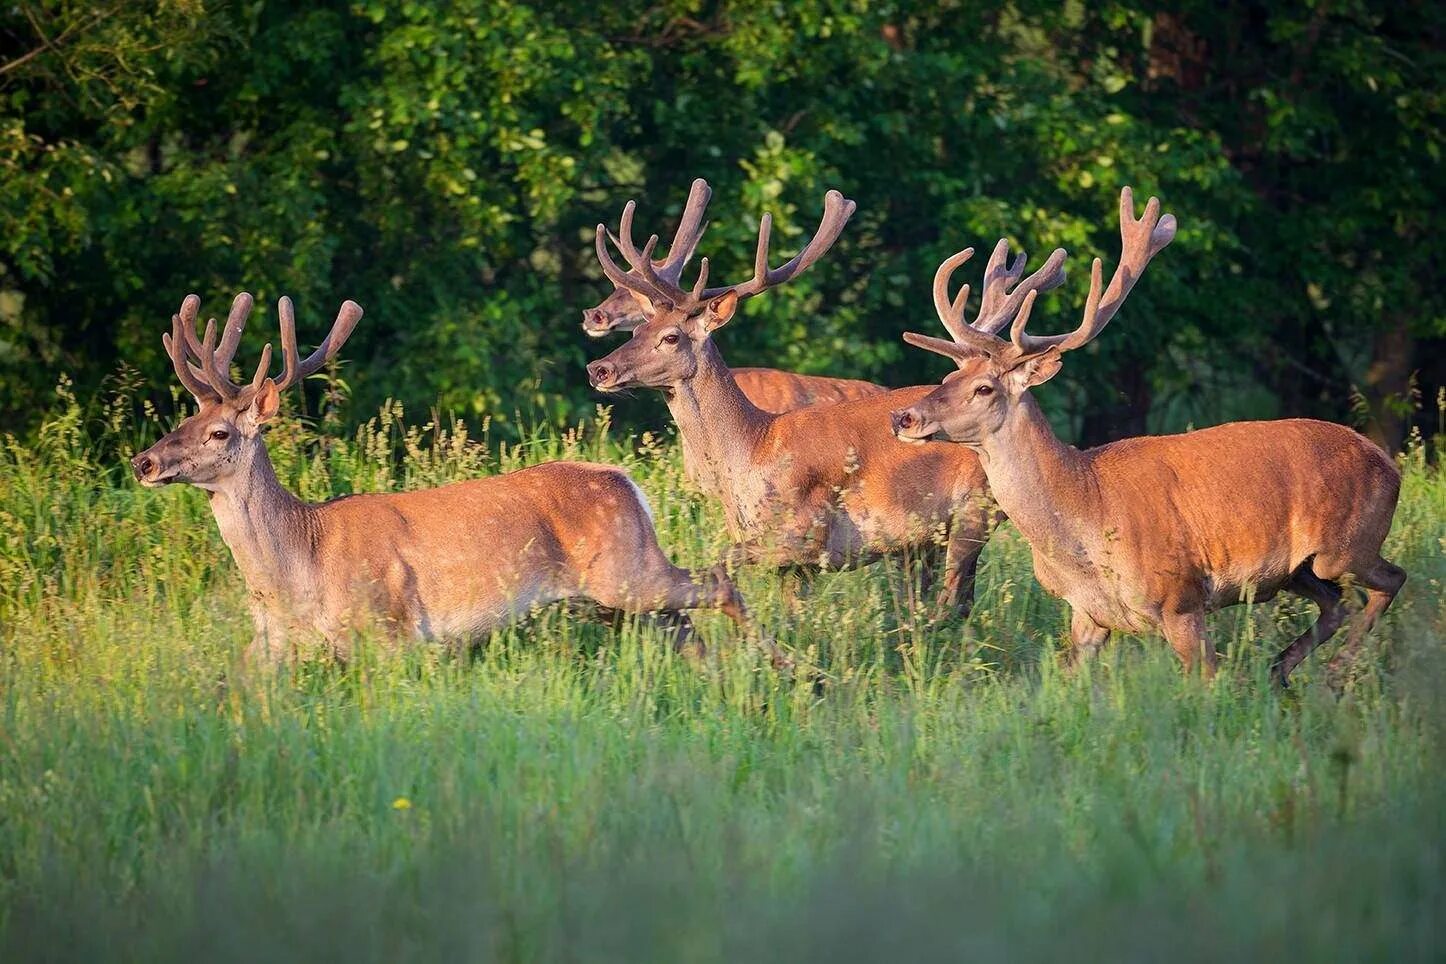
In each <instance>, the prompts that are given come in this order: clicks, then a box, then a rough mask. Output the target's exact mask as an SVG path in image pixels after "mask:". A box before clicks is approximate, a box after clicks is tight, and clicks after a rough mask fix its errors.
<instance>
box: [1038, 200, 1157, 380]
mask: <svg viewBox="0 0 1446 964" xmlns="http://www.w3.org/2000/svg"><path fill="white" fill-rule="evenodd" d="M1176 227H1177V222H1176V220H1175V216H1174V215H1173V214H1166V215H1164V216H1161V214H1160V199H1159V198H1155V197H1152V198H1150V200H1149V201H1147V202H1146V203H1145V213H1144V215H1143V216H1141V217H1139V218H1136V217H1135V199H1134V193H1133V192H1132V191H1131V190H1130V189H1129V188H1128V187H1126V188H1124V189H1122V190H1121V191H1120V263H1119V266H1118V267H1116V268H1115V273H1114V275H1113V276H1112V277H1111V278H1110V284H1109V287H1108V288H1105V289H1103V291H1102V290H1101V285H1102V282H1103V269H1102V266H1101V263H1100V260H1099V259H1098V258H1096V259H1095V262H1094V265H1093V266H1092V267H1091V272H1090V293H1089V298H1088V299H1087V300H1086V302H1085V310H1084V317H1083V319H1082V321H1081V322H1080V325H1079V327H1078V328H1076V329H1075V330H1074V331H1072V332H1069V333H1067V334H1063V335H1045V336H1036V335H1030V334H1028V333H1027V332H1025V330H1024V326H1023V325H1022V324H1015V325H1014V326H1012V328H1011V330H1010V339H1011V341H1013V343H1014V345H1015V347H1016V348H1017V349H1019V351H1021V352H1024V353H1033V352H1038V351H1043V350H1044V349H1046V348H1049V347H1051V346H1055V345H1057V346H1059V350H1060V351H1072V350H1073V349H1075V348H1079V347H1081V346H1082V345H1087V344H1089V343H1090V342H1091V341H1093V340H1094V339H1095V338H1096V337H1097V336H1098V335H1099V333H1100V332H1101V331H1103V330H1104V328H1105V326H1106V325H1108V324H1109V323H1110V320H1111V319H1113V318H1114V316H1115V313H1116V312H1118V311H1119V310H1120V305H1122V304H1124V301H1125V298H1126V297H1128V296H1129V293H1130V289H1132V288H1133V287H1134V286H1135V282H1136V281H1138V280H1140V275H1141V274H1143V273H1144V270H1145V267H1146V266H1147V265H1148V264H1149V263H1150V259H1151V258H1153V257H1154V256H1155V255H1156V254H1158V253H1159V252H1160V251H1162V250H1164V248H1165V246H1166V245H1168V244H1169V243H1170V242H1171V241H1173V240H1174V239H1175V230H1176Z"/></svg>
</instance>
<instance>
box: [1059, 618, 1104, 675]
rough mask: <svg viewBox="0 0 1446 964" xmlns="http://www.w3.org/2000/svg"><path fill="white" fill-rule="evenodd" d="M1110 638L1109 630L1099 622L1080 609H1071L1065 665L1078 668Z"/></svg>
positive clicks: (1091, 657)
mask: <svg viewBox="0 0 1446 964" xmlns="http://www.w3.org/2000/svg"><path fill="white" fill-rule="evenodd" d="M1109 638H1110V631H1109V629H1107V628H1106V627H1104V626H1101V625H1100V624H1099V623H1097V622H1095V621H1094V620H1093V619H1091V618H1090V617H1089V616H1088V615H1086V614H1085V611H1084V610H1082V609H1071V610H1070V614H1069V641H1070V647H1069V654H1068V656H1066V658H1065V665H1066V666H1067V667H1068V668H1070V669H1072V670H1073V669H1078V668H1079V667H1080V666H1081V665H1082V664H1084V663H1085V662H1086V661H1088V660H1091V659H1093V658H1094V656H1095V654H1096V653H1098V652H1099V651H1100V647H1101V646H1103V645H1104V644H1105V643H1106V642H1107V641H1108V640H1109Z"/></svg>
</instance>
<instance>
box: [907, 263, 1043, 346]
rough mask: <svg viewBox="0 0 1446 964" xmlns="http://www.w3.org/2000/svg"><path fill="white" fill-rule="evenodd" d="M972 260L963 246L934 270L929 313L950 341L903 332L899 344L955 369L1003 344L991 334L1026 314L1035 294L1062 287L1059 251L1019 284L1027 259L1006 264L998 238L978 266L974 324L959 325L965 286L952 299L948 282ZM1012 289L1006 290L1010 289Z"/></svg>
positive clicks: (966, 292)
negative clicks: (941, 359)
mask: <svg viewBox="0 0 1446 964" xmlns="http://www.w3.org/2000/svg"><path fill="white" fill-rule="evenodd" d="M973 256H974V249H973V248H965V249H964V250H963V251H960V252H959V253H958V254H954V255H951V256H950V257H948V258H946V259H944V262H943V263H942V264H940V265H939V269H938V270H937V271H935V272H934V310H935V311H936V312H937V313H938V315H939V320H940V321H941V322H943V323H944V328H945V330H947V331H948V332H949V337H950V338H952V339H953V341H952V342H947V341H945V340H944V339H942V338H933V337H930V336H929V335H917V334H914V333H913V332H909V333H907V334H905V335H904V340H905V341H907V342H908V343H909V344H911V345H915V346H917V347H919V348H925V349H928V350H929V351H933V352H938V353H939V354H941V355H947V356H948V357H950V358H952V359H954V361H955V362H956V363H958V364H960V365H962V364H964V363H965V362H966V361H967V360H969V359H970V358H977V357H979V356H980V355H986V356H990V357H993V356H995V355H997V354H998V353H999V351H1000V349H1003V348H1006V347H1008V345H1009V343H1008V342H1006V341H1005V340H1004V339H1002V338H999V337H998V336H997V335H996V334H995V333H996V332H998V331H1000V330H1001V329H1003V328H1004V327H1005V326H1006V325H1008V324H1009V323H1010V322H1011V321H1013V320H1017V318H1018V317H1019V316H1020V315H1027V314H1028V312H1029V309H1030V308H1031V307H1032V306H1033V305H1034V298H1035V297H1036V296H1037V295H1038V294H1039V292H1041V291H1049V290H1050V289H1052V288H1057V287H1059V286H1060V285H1062V284H1064V259H1065V252H1064V249H1063V248H1055V249H1054V251H1053V252H1052V253H1051V254H1050V256H1049V257H1048V258H1046V259H1045V262H1044V264H1042V265H1040V267H1039V270H1038V271H1036V272H1034V274H1032V275H1030V276H1029V277H1028V278H1025V279H1024V280H1023V281H1022V282H1021V281H1020V278H1021V277H1023V275H1024V267H1025V265H1026V264H1027V263H1028V260H1029V258H1028V255H1026V254H1025V253H1024V252H1022V251H1021V252H1020V253H1019V256H1018V257H1016V258H1014V259H1013V261H1010V260H1009V242H1008V241H1007V240H1006V239H1004V238H1000V239H999V243H998V244H996V245H995V246H994V252H993V253H992V254H991V255H990V256H989V263H988V264H987V265H986V266H985V268H984V285H983V288H982V290H981V292H980V298H979V314H978V315H976V316H975V318H974V321H973V322H971V323H966V322H965V321H964V309H965V305H966V304H967V303H968V301H969V286H968V285H967V284H966V285H964V286H963V287H962V288H960V289H959V294H958V295H957V296H955V297H954V298H952V299H951V298H950V297H949V279H950V278H951V277H952V276H953V274H954V272H955V271H956V270H958V268H959V266H960V265H962V264H964V262H966V261H968V260H969V259H970V258H972V257H973ZM1011 289H1012V290H1011Z"/></svg>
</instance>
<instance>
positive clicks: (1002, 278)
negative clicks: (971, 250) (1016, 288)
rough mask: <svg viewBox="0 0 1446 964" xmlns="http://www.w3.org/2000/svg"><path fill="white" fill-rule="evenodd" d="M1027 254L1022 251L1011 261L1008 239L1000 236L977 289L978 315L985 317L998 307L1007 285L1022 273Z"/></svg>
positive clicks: (1021, 275) (1007, 288)
mask: <svg viewBox="0 0 1446 964" xmlns="http://www.w3.org/2000/svg"><path fill="white" fill-rule="evenodd" d="M1027 260H1028V255H1026V254H1025V253H1024V252H1023V251H1021V252H1019V254H1018V255H1017V256H1016V257H1015V258H1014V259H1013V260H1012V261H1011V260H1010V258H1009V239H1008V238H1000V239H999V241H998V242H997V243H996V244H995V245H994V250H993V251H991V252H990V254H989V263H988V264H986V265H985V266H984V284H983V286H982V287H980V289H979V317H980V318H987V317H989V316H990V315H991V314H993V312H994V310H995V309H997V308H998V304H999V302H1000V301H1002V300H1003V298H1004V296H1005V292H1007V291H1008V290H1009V286H1010V285H1012V284H1014V283H1015V282H1016V281H1018V280H1019V279H1020V278H1021V277H1023V275H1024V265H1025V263H1026V261H1027Z"/></svg>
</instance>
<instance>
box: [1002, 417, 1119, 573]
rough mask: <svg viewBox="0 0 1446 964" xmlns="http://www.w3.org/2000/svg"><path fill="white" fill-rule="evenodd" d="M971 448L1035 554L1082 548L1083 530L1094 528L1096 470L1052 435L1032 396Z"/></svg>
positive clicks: (1072, 552)
mask: <svg viewBox="0 0 1446 964" xmlns="http://www.w3.org/2000/svg"><path fill="white" fill-rule="evenodd" d="M974 448H975V450H976V451H977V452H978V453H979V462H980V464H981V465H982V466H983V467H984V474H985V475H986V476H987V477H988V479H989V490H990V492H991V493H993V495H994V498H995V499H996V500H997V501H998V503H999V507H1000V508H1001V509H1003V510H1004V511H1005V513H1007V514H1008V516H1009V519H1010V521H1011V522H1013V523H1014V524H1015V526H1016V527H1017V528H1018V529H1019V531H1020V533H1021V534H1022V535H1023V536H1024V537H1025V539H1026V540H1027V541H1028V542H1029V544H1030V547H1031V548H1032V549H1033V550H1034V551H1035V552H1036V553H1043V554H1044V555H1045V556H1050V555H1053V554H1054V553H1056V552H1059V551H1065V552H1069V553H1071V554H1076V553H1078V552H1079V551H1080V547H1081V546H1082V545H1084V543H1085V542H1087V541H1088V540H1086V539H1084V533H1085V532H1086V531H1087V530H1091V529H1093V528H1098V527H1097V525H1096V523H1095V519H1096V516H1097V512H1096V511H1094V510H1095V509H1096V508H1097V507H1098V490H1097V486H1096V484H1095V479H1094V474H1093V471H1092V469H1091V467H1090V461H1089V459H1088V458H1087V457H1086V456H1085V455H1084V454H1083V453H1081V452H1080V451H1079V449H1076V448H1075V447H1073V446H1071V445H1066V444H1065V443H1063V442H1061V441H1060V440H1059V438H1058V437H1057V436H1056V435H1055V434H1054V430H1053V429H1051V428H1050V425H1049V419H1047V418H1045V415H1044V412H1042V411H1041V410H1040V408H1039V405H1038V404H1036V403H1035V401H1034V399H1033V398H1031V397H1030V396H1029V395H1024V396H1023V397H1022V398H1020V400H1019V403H1018V404H1017V405H1015V406H1014V408H1013V410H1012V411H1011V412H1010V413H1009V415H1008V416H1007V417H1006V419H1005V421H1004V424H1003V425H1002V426H1000V428H999V429H997V430H996V431H994V432H993V433H991V434H990V435H989V437H988V438H986V439H985V440H984V441H983V442H982V443H980V444H979V445H977V446H974Z"/></svg>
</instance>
